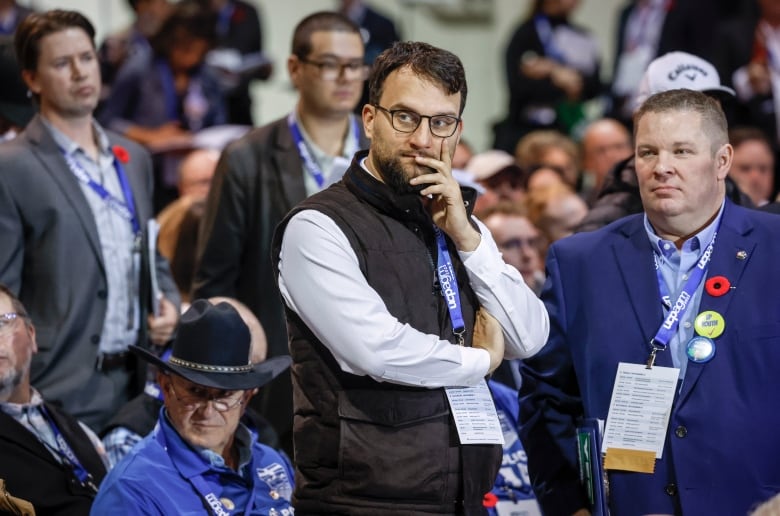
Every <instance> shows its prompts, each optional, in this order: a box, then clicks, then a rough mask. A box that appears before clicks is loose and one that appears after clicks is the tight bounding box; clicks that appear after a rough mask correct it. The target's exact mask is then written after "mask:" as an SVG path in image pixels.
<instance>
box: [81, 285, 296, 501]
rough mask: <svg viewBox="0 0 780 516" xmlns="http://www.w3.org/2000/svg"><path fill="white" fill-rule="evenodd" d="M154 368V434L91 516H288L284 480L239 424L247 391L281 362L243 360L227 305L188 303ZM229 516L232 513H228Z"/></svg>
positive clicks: (124, 464)
mask: <svg viewBox="0 0 780 516" xmlns="http://www.w3.org/2000/svg"><path fill="white" fill-rule="evenodd" d="M133 351H135V352H137V353H138V354H139V355H140V356H141V358H143V359H145V360H148V361H149V362H151V363H153V364H154V365H156V366H157V367H158V368H159V369H158V373H157V382H158V384H159V386H160V390H161V391H162V396H163V403H164V407H163V408H162V409H161V410H160V416H159V420H158V423H157V426H156V427H155V429H154V430H153V431H152V433H151V434H150V435H149V436H147V437H146V438H145V439H144V440H143V441H141V442H140V443H139V444H138V445H136V446H135V447H134V448H133V449H132V450H131V451H130V453H129V454H128V455H127V456H126V457H125V458H124V459H122V461H120V462H119V464H117V465H116V466H115V467H114V469H113V470H112V472H111V474H110V475H109V476H107V477H106V479H105V481H104V483H103V486H102V487H101V489H100V492H99V493H98V497H97V499H96V500H95V504H94V506H93V508H92V513H93V514H101V515H102V514H119V515H121V514H127V515H136V514H159V515H168V514H196V513H197V514H203V510H204V508H205V509H207V511H208V514H218V515H219V514H247V515H249V514H252V515H276V516H291V515H292V514H293V513H294V512H293V509H292V507H291V506H290V497H291V494H292V488H293V475H292V470H291V467H290V465H289V463H288V462H287V460H286V459H285V458H284V457H283V456H282V455H280V454H279V453H278V452H276V451H275V450H273V449H272V448H270V447H268V446H265V445H263V444H260V443H258V442H257V438H256V436H255V435H254V434H253V433H252V431H251V430H250V429H249V428H248V427H246V426H244V425H243V424H242V423H241V422H240V420H241V416H242V415H243V414H244V411H245V410H246V407H247V403H248V402H249V400H250V399H251V398H252V396H253V395H254V394H255V393H256V392H257V389H258V388H259V387H261V386H263V385H265V384H266V383H268V382H269V381H271V380H272V379H273V378H275V377H276V376H277V375H278V374H279V373H281V372H282V371H284V370H285V369H287V367H288V366H289V364H290V359H289V357H276V358H273V359H271V360H267V361H265V362H262V363H260V364H253V363H252V362H251V361H250V360H251V358H250V354H251V337H250V331H249V328H248V327H247V325H246V324H245V323H244V321H243V320H242V319H241V316H240V315H239V313H238V311H237V310H236V309H235V308H233V306H232V305H230V304H228V303H225V302H222V303H218V304H216V305H214V304H211V303H210V302H209V301H207V300H205V299H200V300H196V301H195V302H194V303H193V304H192V307H191V308H190V309H189V310H188V311H187V312H186V313H185V314H184V315H183V316H182V318H181V324H180V325H179V329H178V333H177V335H176V338H175V339H174V342H173V348H172V352H171V356H170V357H169V358H168V359H167V360H165V361H164V360H161V359H160V358H158V357H157V356H156V355H154V354H152V353H149V352H148V351H146V350H145V349H143V348H140V347H137V346H136V347H133ZM234 511H235V512H234Z"/></svg>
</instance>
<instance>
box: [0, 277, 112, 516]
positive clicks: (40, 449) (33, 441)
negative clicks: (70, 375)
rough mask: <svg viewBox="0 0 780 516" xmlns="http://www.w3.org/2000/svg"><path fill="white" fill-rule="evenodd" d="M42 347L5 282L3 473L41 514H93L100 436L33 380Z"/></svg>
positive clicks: (0, 294) (0, 338)
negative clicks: (34, 363) (46, 395)
mask: <svg viewBox="0 0 780 516" xmlns="http://www.w3.org/2000/svg"><path fill="white" fill-rule="evenodd" d="M37 351H38V346H37V343H36V341H35V326H34V325H33V323H32V321H31V320H30V317H29V316H28V315H27V311H26V310H25V308H24V305H22V303H21V301H19V298H17V297H16V296H15V295H14V294H13V293H12V292H11V291H10V290H9V289H8V288H7V287H6V286H5V285H2V284H0V457H2V460H0V478H2V479H4V480H5V485H6V489H7V491H8V492H9V493H12V494H13V495H14V496H17V497H19V498H22V499H24V500H27V501H29V502H30V503H32V505H33V507H34V508H35V511H36V512H37V513H38V514H53V515H59V514H61V515H63V516H65V515H67V516H70V515H76V516H77V515H80V514H89V510H90V507H91V506H92V500H93V499H94V498H95V494H96V493H97V489H98V486H99V485H100V482H101V481H102V480H103V477H104V476H105V474H106V466H107V459H106V456H105V452H104V451H103V446H102V445H101V443H100V440H99V439H98V438H97V436H96V435H95V434H94V433H93V432H92V431H91V430H90V429H89V428H88V427H87V426H86V425H84V424H82V423H80V422H79V421H77V420H76V418H74V417H73V416H71V415H69V414H67V413H65V412H63V411H62V410H60V409H59V408H57V407H56V406H55V405H53V404H50V403H47V402H46V401H44V400H43V398H42V397H41V395H40V393H39V392H38V391H37V390H35V388H33V387H32V386H31V385H30V361H31V360H32V356H33V354H35V353H36V352H37Z"/></svg>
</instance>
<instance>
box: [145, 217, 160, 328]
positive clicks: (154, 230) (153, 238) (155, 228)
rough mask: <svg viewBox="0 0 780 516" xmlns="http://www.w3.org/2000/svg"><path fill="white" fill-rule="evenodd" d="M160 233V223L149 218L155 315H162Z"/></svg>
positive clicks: (153, 308)
mask: <svg viewBox="0 0 780 516" xmlns="http://www.w3.org/2000/svg"><path fill="white" fill-rule="evenodd" d="M159 234H160V225H159V224H158V223H157V221H156V220H155V219H149V222H147V229H146V243H147V246H148V248H147V253H148V256H149V263H148V266H149V277H150V280H151V281H150V283H151V288H152V313H153V314H154V316H155V317H159V316H160V298H162V292H161V291H160V283H159V281H158V280H157V237H158V236H159Z"/></svg>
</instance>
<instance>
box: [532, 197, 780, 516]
mask: <svg viewBox="0 0 780 516" xmlns="http://www.w3.org/2000/svg"><path fill="white" fill-rule="evenodd" d="M742 251H744V252H745V253H746V255H745V254H744V253H742ZM778 257H780V218H778V217H777V216H776V215H771V214H765V213H761V212H757V211H752V210H746V209H744V208H741V207H739V206H735V205H733V204H732V203H731V202H730V201H726V207H725V210H724V213H723V219H722V223H721V226H720V230H719V232H718V236H717V240H716V243H715V249H714V251H713V255H712V259H711V262H710V266H709V270H708V272H707V276H708V277H712V276H725V277H726V278H727V279H728V280H729V281H730V283H731V286H732V289H731V290H730V291H729V292H728V293H726V294H725V295H723V296H720V297H713V296H711V295H709V294H707V293H706V291H705V292H704V293H703V294H702V300H701V304H700V306H699V308H698V310H699V311H704V310H715V311H717V312H719V313H720V314H722V315H723V317H724V318H725V321H726V327H725V331H724V333H723V334H722V335H721V336H720V337H718V338H717V339H715V342H716V346H717V351H716V354H715V356H714V358H713V359H712V360H711V361H710V362H708V363H705V364H696V363H689V364H688V369H687V373H686V376H685V380H684V382H683V387H682V390H681V391H680V392H679V393H678V395H677V397H676V399H675V402H674V406H673V408H672V414H671V419H670V422H669V428H668V431H667V442H666V445H665V448H664V453H663V458H662V459H661V460H658V461H656V465H655V472H654V473H653V474H642V473H629V472H612V473H610V475H609V482H610V507H611V513H612V515H613V516H623V515H640V514H647V513H661V514H685V515H686V516H688V515H699V514H701V515H704V514H746V513H747V511H748V509H749V508H750V507H751V506H752V505H753V504H754V503H756V502H760V501H762V500H765V499H767V498H769V497H771V496H772V495H773V494H774V493H776V492H778V491H780V460H778V457H780V439H778V438H777V428H780V411H779V410H778V405H777V403H778V402H777V395H778V393H780V295H778V292H780V267H778V265H777V263H778ZM547 269H548V280H547V284H546V286H545V290H544V292H543V294H542V297H543V300H544V302H545V304H546V306H547V309H548V311H549V312H550V322H551V332H550V339H549V341H548V343H547V346H546V347H545V348H544V349H543V350H542V352H541V353H540V354H539V355H537V356H536V357H534V358H532V359H529V360H527V361H526V362H525V364H524V365H523V367H522V373H523V385H522V388H521V394H520V395H521V414H520V421H521V423H522V432H521V437H522V440H523V445H524V447H525V450H526V451H527V453H528V465H529V470H530V474H531V480H532V483H533V484H534V489H535V491H536V494H537V497H538V498H539V501H540V503H541V505H542V507H543V509H544V510H545V513H546V514H556V515H557V514H571V513H573V512H574V511H575V510H576V509H578V508H580V507H584V506H585V502H584V494H583V492H582V490H581V488H580V487H579V483H578V477H577V470H576V448H575V443H574V440H573V435H574V431H575V421H576V419H577V418H579V417H581V416H586V417H597V418H601V419H606V417H607V411H608V409H609V401H610V397H611V393H612V387H613V383H614V379H615V373H616V371H617V366H618V363H619V362H629V363H644V362H645V361H646V359H647V357H648V354H649V351H650V345H649V343H650V339H651V338H652V337H653V336H654V335H655V333H656V331H657V330H658V327H659V326H660V324H661V322H662V320H663V311H662V306H661V302H660V294H659V290H658V283H657V278H656V274H655V271H654V266H653V257H652V250H651V247H650V243H649V241H648V238H647V234H646V232H645V229H644V225H643V215H642V214H639V215H633V216H629V217H626V218H624V219H621V220H618V221H617V222H615V223H613V224H611V225H609V226H606V227H604V228H602V229H600V230H597V231H594V232H591V233H580V234H577V235H574V236H572V237H570V238H566V239H564V240H562V241H559V242H557V243H555V244H554V245H553V246H552V248H551V249H550V251H549V254H548V257H547ZM695 308H696V307H694V309H695ZM656 364H657V365H662V366H668V367H671V366H672V361H671V356H670V353H669V351H664V352H661V353H659V354H658V358H657V360H656Z"/></svg>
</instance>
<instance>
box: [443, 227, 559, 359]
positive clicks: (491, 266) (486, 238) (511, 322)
mask: <svg viewBox="0 0 780 516" xmlns="http://www.w3.org/2000/svg"><path fill="white" fill-rule="evenodd" d="M473 220H474V221H476V223H477V225H478V226H479V230H480V232H481V233H482V240H481V241H480V243H479V246H478V247H477V248H476V249H475V250H474V251H471V252H462V251H461V252H459V253H458V254H460V258H461V260H463V264H464V265H465V266H466V271H467V272H468V275H469V280H470V282H471V288H472V289H474V292H475V293H476V295H477V297H478V298H479V302H480V304H481V305H482V306H483V307H484V308H485V309H486V310H487V311H488V312H489V313H490V315H492V316H493V317H495V318H496V319H497V320H498V322H499V324H500V325H501V328H502V329H503V330H504V344H505V347H506V349H505V351H504V356H505V357H506V358H510V359H511V358H528V357H531V356H533V355H535V354H536V353H537V352H538V351H539V350H540V349H542V347H544V344H545V343H546V342H547V337H548V335H549V333H550V318H549V316H548V315H547V310H546V309H545V307H544V303H542V300H541V299H539V297H538V296H537V295H536V294H534V292H533V290H531V288H530V287H529V286H528V285H526V283H525V281H524V280H523V277H522V275H521V274H520V272H519V271H518V270H517V269H515V268H514V267H512V266H511V265H508V264H506V263H505V262H504V260H503V258H501V253H500V252H499V250H498V246H496V243H495V241H494V240H493V236H492V235H491V234H490V230H488V229H487V227H486V226H485V225H484V224H483V223H482V222H480V221H479V220H477V219H476V218H474V219H473Z"/></svg>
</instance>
